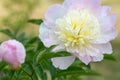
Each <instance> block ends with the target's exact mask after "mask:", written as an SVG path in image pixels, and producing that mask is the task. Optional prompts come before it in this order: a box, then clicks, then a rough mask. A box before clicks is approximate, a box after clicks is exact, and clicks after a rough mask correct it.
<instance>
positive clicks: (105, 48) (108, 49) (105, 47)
mask: <svg viewBox="0 0 120 80" xmlns="http://www.w3.org/2000/svg"><path fill="white" fill-rule="evenodd" d="M102 48H103V53H106V54H111V53H112V46H111V44H110V43H106V44H102Z"/></svg>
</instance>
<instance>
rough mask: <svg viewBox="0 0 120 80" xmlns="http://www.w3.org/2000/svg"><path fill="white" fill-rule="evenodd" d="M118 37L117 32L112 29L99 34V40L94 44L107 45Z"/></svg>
mask: <svg viewBox="0 0 120 80" xmlns="http://www.w3.org/2000/svg"><path fill="white" fill-rule="evenodd" d="M117 35H118V31H117V30H116V29H115V28H113V29H111V30H109V31H107V32H104V33H102V34H101V36H100V38H98V39H97V40H96V41H94V43H96V44H100V43H108V42H109V41H112V40H113V39H115V38H116V37H117Z"/></svg>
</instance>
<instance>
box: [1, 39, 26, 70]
mask: <svg viewBox="0 0 120 80" xmlns="http://www.w3.org/2000/svg"><path fill="white" fill-rule="evenodd" d="M25 56H26V54H25V48H24V46H23V45H22V44H21V43H20V42H18V41H16V40H8V41H5V42H3V43H2V44H1V45H0V61H5V62H7V63H8V64H10V65H11V66H12V67H13V68H18V67H19V66H20V64H22V63H24V61H25Z"/></svg>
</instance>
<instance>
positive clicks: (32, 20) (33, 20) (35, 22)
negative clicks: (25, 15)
mask: <svg viewBox="0 0 120 80" xmlns="http://www.w3.org/2000/svg"><path fill="white" fill-rule="evenodd" d="M28 22H30V23H33V24H37V25H40V24H41V23H42V22H43V20H42V19H30V20H28Z"/></svg>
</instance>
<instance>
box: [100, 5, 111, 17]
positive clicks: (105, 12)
mask: <svg viewBox="0 0 120 80" xmlns="http://www.w3.org/2000/svg"><path fill="white" fill-rule="evenodd" d="M110 10H111V7H109V6H102V7H101V10H100V13H99V17H105V16H107V15H108V14H109V12H110Z"/></svg>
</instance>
